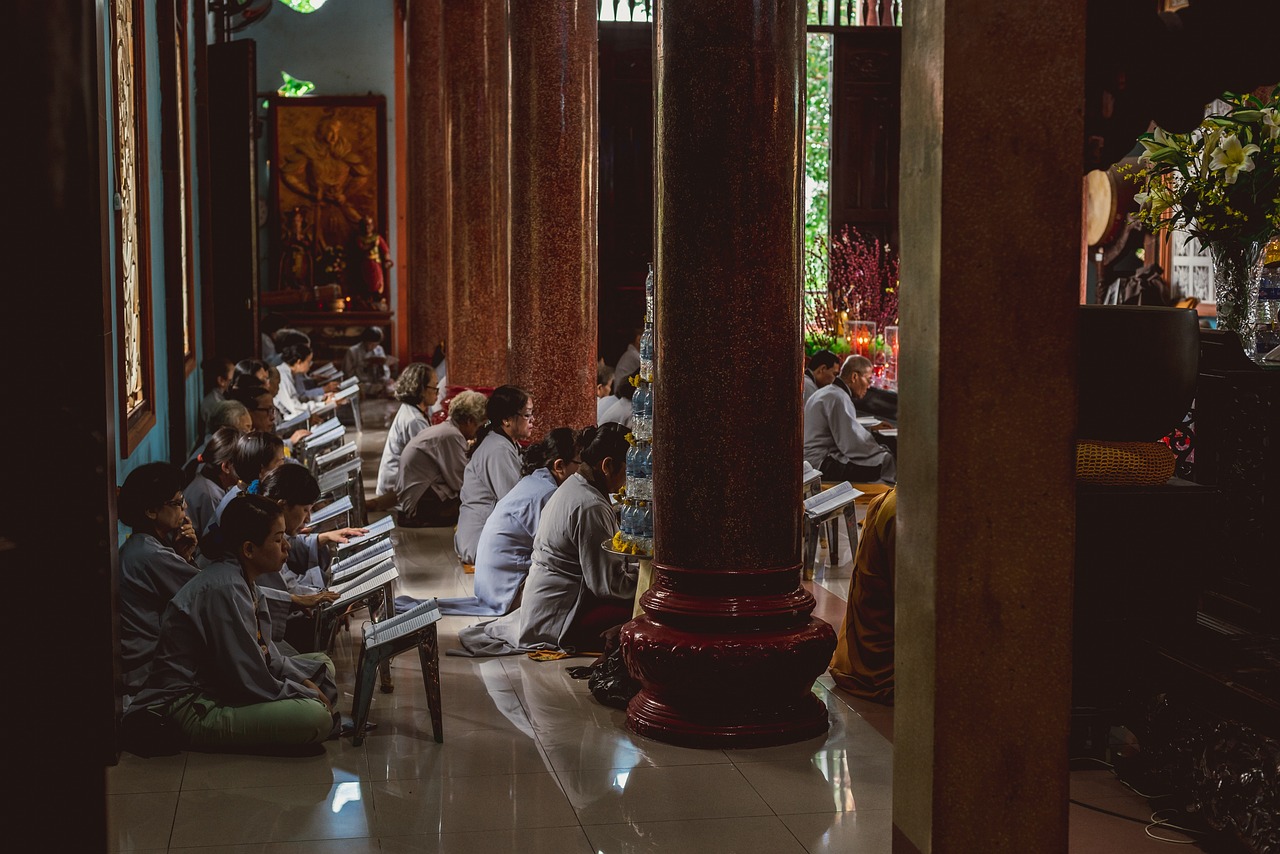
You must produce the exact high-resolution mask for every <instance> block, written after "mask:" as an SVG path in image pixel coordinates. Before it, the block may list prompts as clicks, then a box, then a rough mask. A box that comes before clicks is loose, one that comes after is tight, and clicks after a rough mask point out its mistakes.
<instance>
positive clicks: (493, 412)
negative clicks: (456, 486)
mask: <svg viewBox="0 0 1280 854" xmlns="http://www.w3.org/2000/svg"><path fill="white" fill-rule="evenodd" d="M485 415H486V416H487V417H488V419H489V422H488V423H487V424H485V425H484V426H483V427H481V428H480V432H478V433H477V434H476V441H475V444H474V445H473V446H472V448H471V459H470V461H468V462H467V468H466V471H465V472H464V473H463V476H462V494H461V499H462V506H461V507H460V508H459V510H458V532H457V533H456V534H454V537H453V547H454V549H455V550H456V551H457V552H458V557H459V559H461V561H462V562H463V563H466V564H474V563H475V562H476V546H477V545H478V544H479V542H480V532H481V531H483V530H484V523H485V522H486V521H487V520H488V519H489V514H490V513H492V512H493V506H494V505H495V504H497V503H498V499H499V498H501V497H502V496H504V495H506V494H507V493H508V492H510V491H511V488H512V487H513V486H515V485H516V483H517V482H518V481H519V480H520V468H521V461H520V445H519V444H518V443H520V442H527V441H528V440H529V436H530V434H531V433H532V432H533V398H531V397H529V393H528V392H527V391H525V390H524V389H520V388H516V387H515V386H513V385H503V386H498V387H497V388H496V389H494V390H493V394H492V395H490V396H489V405H488V407H487V408H486V410H485Z"/></svg>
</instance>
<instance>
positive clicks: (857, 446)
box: [804, 383, 897, 482]
mask: <svg viewBox="0 0 1280 854" xmlns="http://www.w3.org/2000/svg"><path fill="white" fill-rule="evenodd" d="M827 457H831V458H833V459H835V460H837V461H838V462H841V463H857V464H858V465H865V466H876V465H878V466H881V469H880V477H881V479H882V480H886V481H889V482H893V480H894V477H895V475H896V473H897V472H896V467H895V465H894V461H893V455H892V454H890V453H889V450H888V449H887V448H885V447H884V446H883V445H881V444H880V443H879V442H877V441H876V440H875V437H874V436H872V435H871V433H870V431H868V430H867V428H866V427H863V426H862V425H861V424H859V423H858V413H857V412H856V411H855V410H854V408H853V398H851V397H850V396H849V392H848V391H847V390H846V389H845V387H844V386H843V385H841V384H839V383H832V384H831V385H827V386H823V387H822V388H820V389H818V390H817V391H816V392H814V393H813V396H812V397H810V398H809V402H808V403H806V404H805V405H804V459H805V462H807V463H809V465H811V466H813V467H814V468H821V467H822V461H823V460H825V459H826V458H827Z"/></svg>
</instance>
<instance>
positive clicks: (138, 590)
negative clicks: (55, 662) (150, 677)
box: [117, 533, 199, 693]
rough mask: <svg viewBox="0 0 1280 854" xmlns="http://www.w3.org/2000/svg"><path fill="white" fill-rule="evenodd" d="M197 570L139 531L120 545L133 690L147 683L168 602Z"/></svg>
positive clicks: (124, 641) (124, 664) (125, 660)
mask: <svg viewBox="0 0 1280 854" xmlns="http://www.w3.org/2000/svg"><path fill="white" fill-rule="evenodd" d="M198 572H199V570H198V569H196V568H195V566H193V565H192V564H190V563H187V562H186V561H185V560H183V559H182V557H181V556H180V555H179V554H178V553H177V552H175V551H174V550H173V549H172V548H170V547H169V546H168V544H166V543H162V542H160V540H157V539H156V538H155V537H153V536H152V535H151V534H144V533H138V534H134V535H133V536H131V537H129V539H127V540H125V541H124V545H122V546H120V583H119V589H118V590H117V596H118V600H119V603H120V669H121V670H122V671H124V687H125V692H126V693H131V692H133V691H136V690H138V689H139V688H141V687H142V685H143V683H144V682H146V681H147V671H148V670H150V669H151V660H152V657H153V656H154V655H155V651H156V639H157V638H159V637H160V617H161V615H162V614H164V609H165V606H167V605H168V604H169V600H171V599H172V598H173V597H174V595H175V594H176V593H177V592H178V591H179V590H181V589H182V586H183V585H184V584H186V583H187V582H188V581H190V580H191V579H193V578H195V577H196V573H198Z"/></svg>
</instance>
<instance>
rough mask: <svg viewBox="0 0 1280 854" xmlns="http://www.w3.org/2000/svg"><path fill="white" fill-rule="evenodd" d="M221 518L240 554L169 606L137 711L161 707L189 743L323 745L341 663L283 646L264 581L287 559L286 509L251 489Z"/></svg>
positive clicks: (333, 720)
mask: <svg viewBox="0 0 1280 854" xmlns="http://www.w3.org/2000/svg"><path fill="white" fill-rule="evenodd" d="M221 525H222V530H223V534H224V535H225V537H226V538H227V542H228V543H235V544H237V545H236V546H235V547H234V548H232V549H231V551H232V552H233V553H234V555H235V558H234V559H231V560H224V561H219V562H217V563H215V564H213V565H211V566H209V567H208V568H207V569H205V570H204V571H202V572H201V573H200V575H199V576H197V577H196V579H195V580H194V581H192V582H191V583H190V584H188V585H186V586H185V587H183V588H182V590H180V591H179V592H178V594H177V595H176V596H174V598H173V600H172V601H171V602H170V603H169V605H168V607H167V608H166V609H165V613H164V620H163V621H162V623H161V626H160V639H159V643H158V645H157V649H156V658H155V661H154V663H153V665H152V668H151V673H150V674H149V676H148V677H147V683H146V687H145V688H144V689H143V690H142V691H141V693H139V694H138V695H137V696H136V697H135V698H133V702H132V704H131V706H130V711H133V710H137V709H159V710H161V711H162V713H164V714H166V715H168V716H169V717H171V718H172V719H173V720H174V721H175V722H176V723H177V724H178V725H179V727H180V728H181V730H182V733H183V735H184V740H185V742H186V746H187V747H189V748H195V749H204V750H257V749H263V748H272V747H280V746H300V745H311V744H318V743H319V742H321V741H324V740H325V739H327V738H329V737H330V735H331V734H333V733H335V732H337V731H338V727H339V717H338V716H337V714H336V713H335V712H334V708H333V705H334V703H335V702H337V698H338V691H337V686H336V685H335V683H334V681H333V672H332V667H333V664H332V662H330V661H329V660H328V658H327V657H326V656H313V657H307V656H292V657H291V656H287V655H285V654H283V653H282V652H281V651H280V649H279V648H278V647H277V646H276V645H275V642H274V641H272V640H271V617H270V614H269V613H268V611H267V603H266V600H265V599H264V598H263V596H262V595H261V591H260V590H259V588H258V584H257V581H258V578H260V577H261V576H262V575H263V574H265V573H267V572H274V571H276V570H277V569H279V567H280V565H281V564H282V563H283V562H284V559H285V549H286V542H287V541H286V538H285V530H284V528H285V522H284V513H283V512H282V511H281V509H280V507H279V505H277V504H275V503H274V502H272V501H268V500H267V499H265V498H262V497H260V496H257V495H244V496H241V497H239V498H236V499H235V500H234V501H232V502H231V504H230V505H228V507H227V508H226V510H225V511H224V512H223V515H222V522H221Z"/></svg>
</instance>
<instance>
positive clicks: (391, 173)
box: [244, 0, 400, 343]
mask: <svg viewBox="0 0 1280 854" xmlns="http://www.w3.org/2000/svg"><path fill="white" fill-rule="evenodd" d="M395 5H396V4H395V0H331V2H329V3H326V4H325V5H324V6H323V7H321V9H320V10H319V11H317V12H313V13H311V14H309V15H302V14H299V13H297V12H294V11H293V10H292V9H290V8H289V7H287V6H285V5H284V4H282V3H277V4H276V5H275V7H274V8H273V9H272V10H271V14H270V15H268V16H267V17H266V18H265V19H264V20H263V21H262V22H261V23H259V24H255V25H254V26H252V27H250V28H249V29H247V30H245V32H244V35H245V37H246V38H251V39H253V40H254V41H255V42H256V45H257V58H258V91H259V92H263V93H267V92H274V91H275V90H276V89H278V88H279V87H280V84H281V82H282V81H281V77H280V72H281V71H288V72H289V73H290V74H292V75H293V76H294V77H297V78H300V79H302V80H310V81H311V82H313V83H315V84H316V91H315V92H314V93H313V94H316V95H339V96H341V95H368V94H370V93H372V94H374V95H382V96H383V97H384V98H386V99H387V193H388V198H387V219H388V220H389V222H387V223H384V224H383V227H382V231H383V234H384V236H386V238H387V242H388V244H390V246H391V251H392V254H393V255H394V254H395V253H396V252H397V249H398V247H399V240H400V234H399V228H398V226H397V216H396V205H395V186H396V163H395V157H394V146H395V138H396V137H395V129H396V122H397V121H398V120H399V117H398V116H397V115H396V110H395V26H396V12H395ZM259 114H260V115H261V116H262V118H263V121H264V123H265V121H266V114H265V112H264V111H263V110H262V109H261V104H259ZM268 137H269V134H268V132H267V130H266V126H265V124H264V126H263V132H262V136H261V137H260V138H259V140H258V198H259V199H260V200H261V205H260V206H259V207H260V211H261V215H260V216H259V225H261V226H262V228H261V231H260V233H259V246H260V247H261V253H262V254H261V258H260V259H259V260H260V270H261V272H260V281H259V284H260V286H261V287H263V288H264V289H265V288H266V287H268V286H269V285H270V282H271V275H270V272H269V271H270V270H272V269H274V265H275V261H274V260H273V259H274V257H275V256H274V255H269V254H268V253H271V252H273V251H274V244H275V243H277V241H276V240H275V239H274V235H270V234H268V233H267V217H266V210H267V208H266V205H267V204H269V202H270V199H271V193H270V176H271V171H270V164H268V163H267V145H268V142H269V139H268ZM398 271H399V268H398V267H392V268H391V283H390V285H391V295H390V300H391V304H392V305H393V306H394V305H395V302H396V296H397V293H398V290H399V277H398V275H397V274H398ZM390 343H394V342H390Z"/></svg>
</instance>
